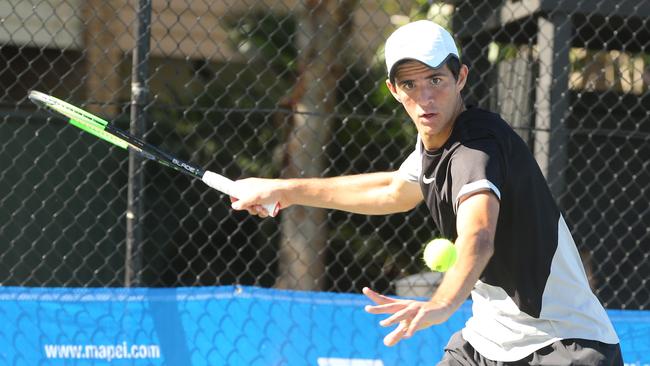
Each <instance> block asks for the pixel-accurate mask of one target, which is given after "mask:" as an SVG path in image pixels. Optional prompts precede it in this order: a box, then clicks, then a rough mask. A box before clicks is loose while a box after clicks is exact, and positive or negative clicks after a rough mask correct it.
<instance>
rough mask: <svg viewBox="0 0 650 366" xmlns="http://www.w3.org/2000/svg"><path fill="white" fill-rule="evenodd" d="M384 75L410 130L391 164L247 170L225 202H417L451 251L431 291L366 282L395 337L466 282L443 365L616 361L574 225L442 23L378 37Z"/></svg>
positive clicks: (450, 305)
mask: <svg viewBox="0 0 650 366" xmlns="http://www.w3.org/2000/svg"><path fill="white" fill-rule="evenodd" d="M385 56H386V66H387V68H388V80H387V81H386V85H387V86H388V89H390V92H391V93H392V94H393V96H394V97H395V99H396V100H397V101H398V102H399V103H401V104H402V106H403V107H404V109H405V110H406V112H407V114H408V115H409V116H410V118H411V119H412V121H413V123H415V126H416V128H417V131H418V138H417V142H416V145H415V149H414V151H413V152H412V153H411V154H410V156H408V157H407V158H406V160H405V161H404V162H403V163H402V165H401V166H400V168H399V170H398V171H396V172H381V173H370V174H362V175H353V176H344V177H335V178H315V179H290V180H263V179H257V178H252V179H246V180H242V181H239V183H240V184H242V185H246V189H245V190H244V191H245V192H247V193H248V194H247V195H246V196H244V197H240V200H239V201H236V202H234V203H233V208H234V209H238V210H242V209H244V210H248V211H249V212H251V213H252V214H257V215H260V216H265V215H266V214H267V213H266V212H265V211H264V209H262V208H261V207H260V204H265V203H270V202H273V201H279V202H280V205H281V206H282V207H288V206H290V205H294V204H300V205H309V206H316V207H325V208H332V209H339V210H345V211H350V212H356V213H364V214H388V213H393V212H400V211H405V210H410V209H412V208H413V207H414V206H416V205H417V204H418V203H419V202H421V201H423V200H424V202H425V203H426V205H427V206H428V208H429V210H430V212H431V217H432V218H433V221H434V222H435V224H436V226H437V227H438V229H439V231H440V232H441V234H442V236H444V237H446V238H449V239H452V240H453V241H455V245H456V247H457V251H458V260H457V262H456V264H455V265H454V266H453V267H452V268H451V269H450V270H449V271H448V272H447V273H446V274H445V277H444V279H443V281H442V283H441V284H440V286H439V287H438V289H437V290H436V292H435V293H434V294H433V296H432V297H431V299H430V300H428V301H415V300H404V299H396V298H392V297H388V296H384V295H381V294H378V293H376V292H374V291H373V290H371V289H369V288H364V290H363V292H364V294H365V295H366V296H368V297H369V298H370V299H371V300H372V301H373V302H374V303H375V305H369V306H367V307H366V311H368V312H370V313H373V314H388V315H387V318H385V319H383V320H382V321H381V322H380V324H381V325H383V326H392V325H396V327H395V329H394V330H393V331H392V332H390V333H389V334H388V335H387V336H386V337H385V339H384V343H385V344H386V345H388V346H392V345H394V344H396V343H397V342H399V341H400V340H402V339H406V338H409V337H411V336H412V335H413V334H414V333H415V332H416V331H419V330H422V329H425V328H427V327H430V326H432V325H434V324H439V323H442V322H444V321H446V320H447V319H448V318H449V317H450V316H451V315H452V313H454V311H456V310H457V309H458V307H459V306H460V305H461V304H462V303H463V302H464V301H465V300H466V299H467V297H468V296H469V295H470V294H471V297H472V300H473V303H472V316H471V318H470V319H469V320H468V321H467V323H466V325H465V327H464V328H463V329H462V330H461V331H459V332H458V333H456V334H454V335H453V336H452V337H451V339H450V340H449V343H448V344H447V346H446V347H445V354H444V357H443V359H442V360H441V361H440V363H439V365H508V364H511V365H515V364H516V365H522V364H523V365H526V364H529V365H623V361H622V357H621V351H620V347H619V344H618V343H619V340H618V337H617V335H616V333H615V331H614V329H613V327H612V324H611V322H610V321H609V319H608V317H607V314H606V312H605V309H604V308H603V307H602V305H601V304H600V302H599V301H598V299H597V298H596V296H595V295H594V294H593V293H592V291H591V289H590V287H589V284H588V281H587V276H586V274H585V270H584V268H583V265H582V262H581V260H580V257H579V254H578V250H577V248H576V245H575V243H574V241H573V239H572V237H571V233H570V232H569V229H568V227H567V225H566V223H565V221H564V219H563V217H562V215H561V213H560V211H559V209H558V207H557V206H556V204H555V202H554V200H553V198H552V196H551V193H550V190H549V188H548V186H547V184H546V181H545V179H544V176H543V175H542V173H541V171H540V169H539V167H538V165H537V163H536V161H535V159H534V157H533V156H532V154H531V152H530V150H529V148H528V146H527V145H526V144H525V143H524V142H523V140H521V139H520V138H519V136H518V135H517V134H516V133H515V132H514V131H513V130H512V129H511V128H510V127H509V125H508V124H507V123H506V122H505V121H503V119H501V117H500V116H499V115H497V114H495V113H492V112H489V111H486V110H483V109H480V108H477V107H472V106H466V105H465V104H464V102H463V98H462V96H461V91H462V90H463V88H464V87H465V83H466V80H467V74H468V72H469V71H468V68H467V66H465V65H463V64H462V63H461V62H460V58H459V53H458V49H457V47H456V45H455V42H454V40H453V38H452V37H451V35H450V34H449V33H448V32H447V31H446V30H445V29H444V28H442V27H440V26H439V25H438V24H435V23H433V22H430V21H417V22H413V23H409V24H407V25H405V26H403V27H400V28H399V29H397V30H396V31H395V32H394V33H393V34H392V35H391V36H390V37H389V38H388V40H387V41H386V47H385Z"/></svg>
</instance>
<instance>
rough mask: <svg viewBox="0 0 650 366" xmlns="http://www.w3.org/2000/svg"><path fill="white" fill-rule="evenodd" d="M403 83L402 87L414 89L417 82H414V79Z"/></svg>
mask: <svg viewBox="0 0 650 366" xmlns="http://www.w3.org/2000/svg"><path fill="white" fill-rule="evenodd" d="M401 85H402V89H405V90H411V89H413V87H415V83H414V82H413V80H404V81H402V82H401Z"/></svg>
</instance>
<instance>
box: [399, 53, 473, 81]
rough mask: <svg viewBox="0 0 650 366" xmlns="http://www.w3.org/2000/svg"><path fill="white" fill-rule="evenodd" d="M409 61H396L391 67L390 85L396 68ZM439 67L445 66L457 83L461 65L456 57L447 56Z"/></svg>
mask: <svg viewBox="0 0 650 366" xmlns="http://www.w3.org/2000/svg"><path fill="white" fill-rule="evenodd" d="M411 60H412V59H403V60H400V61H397V62H396V63H395V65H393V68H392V70H391V73H390V75H389V80H390V82H391V83H394V82H395V71H397V68H398V67H399V65H401V64H402V63H404V62H407V61H411ZM440 65H441V66H442V65H447V67H448V68H449V71H451V74H452V75H453V76H454V79H456V81H458V75H460V66H461V63H460V60H459V59H458V57H456V55H451V54H450V55H449V56H447V58H446V59H445V61H443V62H442V64H440ZM439 67H440V66H439Z"/></svg>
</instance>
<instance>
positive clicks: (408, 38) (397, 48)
mask: <svg viewBox="0 0 650 366" xmlns="http://www.w3.org/2000/svg"><path fill="white" fill-rule="evenodd" d="M384 55H385V58H386V68H387V69H388V78H389V79H390V80H391V82H392V81H393V78H394V76H395V70H394V68H395V65H396V64H397V63H398V62H400V61H402V60H407V59H408V60H417V61H420V62H422V63H424V64H425V65H428V66H429V67H432V68H434V69H436V68H438V67H440V66H442V64H443V63H445V62H446V61H447V59H448V58H449V56H456V57H457V58H458V59H460V57H459V56H458V48H457V47H456V43H455V42H454V39H453V37H452V36H451V34H449V32H447V30H446V29H445V28H443V27H441V26H440V25H438V24H436V23H434V22H432V21H429V20H418V21H416V22H412V23H408V24H406V25H403V26H401V27H399V28H397V30H395V32H393V34H391V35H390V37H388V39H387V40H386V46H385V47H384Z"/></svg>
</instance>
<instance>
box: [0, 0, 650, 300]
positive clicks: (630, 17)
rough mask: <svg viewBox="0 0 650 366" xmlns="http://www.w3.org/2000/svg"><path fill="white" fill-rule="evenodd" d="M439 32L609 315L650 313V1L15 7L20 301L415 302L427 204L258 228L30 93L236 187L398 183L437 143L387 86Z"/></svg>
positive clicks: (4, 258) (11, 198)
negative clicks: (206, 293) (413, 284)
mask: <svg viewBox="0 0 650 366" xmlns="http://www.w3.org/2000/svg"><path fill="white" fill-rule="evenodd" d="M141 5H144V7H143V8H141V7H140V6H141ZM148 6H150V9H149V10H150V12H151V15H150V26H147V23H146V22H145V23H142V22H141V23H139V24H140V25H143V24H144V25H145V27H140V32H143V31H144V32H145V33H138V29H139V28H138V19H145V20H146V19H147V18H146V15H147V13H146V10H147V7H148ZM143 9H144V11H143ZM139 12H140V13H139ZM139 14H140V16H141V17H140V18H139V17H138V15H139ZM142 16H144V17H145V18H142ZM421 18H429V19H434V20H436V21H438V22H440V23H441V24H444V25H445V26H447V27H448V28H449V29H451V30H452V32H453V33H454V34H455V35H456V37H457V39H458V43H459V46H460V47H461V50H462V59H463V61H464V62H465V63H467V64H468V65H469V66H470V80H469V84H468V88H466V94H465V98H466V100H467V102H468V103H472V104H477V105H480V106H483V107H487V108H491V109H493V110H496V111H498V112H500V113H501V114H502V115H503V116H504V117H505V119H506V120H508V121H509V122H510V123H511V124H512V125H513V127H514V128H515V129H516V130H517V131H518V132H519V133H520V135H521V136H522V138H524V139H525V140H526V141H527V142H528V143H529V145H530V147H531V150H532V151H533V152H534V153H535V156H536V158H537V160H538V162H539V164H540V166H541V167H542V169H543V171H544V172H545V174H546V176H547V179H548V180H549V183H550V184H551V187H552V190H553V192H554V194H555V197H556V199H557V201H558V203H559V204H560V207H561V209H562V210H563V211H564V212H565V215H566V219H567V222H568V224H569V226H570V227H571V229H572V232H573V234H574V236H575V239H576V242H577V245H578V246H579V249H580V251H581V253H582V254H583V259H584V261H585V263H586V267H587V270H588V272H589V275H590V280H591V283H592V285H593V288H594V290H595V292H596V293H597V295H598V296H599V298H600V299H601V301H602V302H603V303H604V304H605V306H607V307H608V308H622V309H648V308H649V307H650V291H649V290H648V283H647V281H648V278H650V265H649V264H648V263H649V262H648V253H649V252H650V250H648V249H650V246H649V243H650V234H649V231H648V230H649V229H648V228H649V227H650V225H649V224H650V221H649V219H648V218H649V217H650V209H649V208H648V207H649V206H650V205H649V200H648V195H649V193H650V192H648V186H649V185H650V173H648V171H649V170H650V169H649V168H650V167H649V166H648V161H649V160H650V147H649V146H650V144H649V143H648V142H649V140H650V122H649V121H650V112H649V110H650V89H649V84H650V1H649V0H624V1H614V0H596V1H581V0H575V1H556V0H545V1H532V0H519V1H515V0H508V1H495V0H488V1H471V0H469V1H460V0H458V1H449V2H432V1H397V0H396V1H358V0H337V1H334V0H332V1H328V0H322V1H311V0H296V1H293V0H278V1H271V0H266V1H227V0H221V1H186V0H172V1H152V2H148V1H140V2H139V3H138V2H136V1H129V2H127V1H125V0H112V1H100V0H88V1H80V0H49V1H45V0H42V1H41V0H31V1H25V0H22V1H19V0H2V1H0V162H2V169H1V170H0V191H1V192H3V194H2V196H0V243H1V244H2V247H3V250H2V252H1V253H0V283H1V284H2V285H4V286H38V287H104V286H107V287H121V286H125V285H129V286H147V287H178V286H214V285H229V284H240V285H253V286H261V287H276V288H288V289H301V290H317V291H334V292H359V291H360V289H361V288H362V287H363V286H371V287H373V288H375V289H377V290H381V291H384V292H395V291H396V290H397V287H398V286H397V283H398V282H397V281H398V280H400V279H404V278H408V276H411V275H414V274H417V273H420V272H422V271H423V269H424V266H423V263H422V261H421V260H420V255H421V249H422V245H423V243H425V242H426V241H427V240H428V239H430V238H432V237H433V236H435V234H436V233H435V231H434V226H433V223H432V222H431V220H430V219H429V218H428V215H427V212H426V208H425V207H424V205H421V206H420V207H418V208H417V209H416V210H414V211H412V212H408V213H405V214H396V215H390V216H372V217H368V216H362V215H353V214H348V213H343V212H337V211H327V210H321V209H311V208H304V207H291V208H289V209H286V210H283V211H282V213H281V214H280V216H279V217H277V218H273V219H259V218H256V217H251V216H249V215H248V214H246V213H241V212H233V211H232V210H231V209H230V208H229V200H228V198H227V197H225V196H223V195H221V194H219V193H218V192H216V191H214V190H211V189H209V188H208V187H206V186H204V185H203V184H202V183H201V182H198V181H196V180H191V179H189V178H187V177H186V176H182V175H180V174H178V173H177V172H175V171H172V170H170V169H167V168H164V167H162V166H159V165H157V164H155V163H149V162H147V163H143V162H138V161H136V165H134V168H135V169H134V170H133V171H132V172H130V170H129V158H128V153H126V152H124V151H122V150H120V149H117V148H115V147H111V146H109V145H108V144H106V143H104V142H103V141H101V140H97V139H95V138H93V137H90V136H88V135H86V134H84V133H83V132H80V131H78V130H77V129H75V128H72V127H70V126H67V125H66V123H65V121H63V120H61V119H57V118H53V117H51V116H49V115H47V114H45V113H44V112H43V111H39V110H37V109H36V108H35V107H34V106H33V105H32V104H31V103H30V102H29V101H28V99H27V97H26V96H27V93H28V91H30V90H40V91H44V92H46V93H49V94H53V95H54V96H57V97H59V98H62V99H64V100H67V101H69V102H71V103H73V104H77V105H80V106H82V107H83V108H87V109H89V110H91V111H93V112H96V113H98V114H100V115H101V116H103V117H105V118H106V119H110V120H111V121H114V123H115V124H116V125H118V126H119V127H122V128H125V129H129V128H132V127H133V126H134V123H136V122H137V123H140V126H141V127H142V135H143V136H144V138H145V139H146V140H147V141H149V142H151V143H153V144H156V145H158V146H160V147H162V148H164V149H166V150H169V151H170V152H172V153H173V154H176V155H178V156H180V157H182V158H184V159H186V160H189V161H192V162H194V163H197V164H199V165H202V166H204V167H206V168H208V169H210V170H213V171H216V172H219V173H222V174H224V175H227V176H229V177H231V178H239V177H248V176H262V177H326V176H337V175H341V174H354V173H362V172H371V171H386V170H394V169H396V168H397V167H398V166H399V164H400V163H401V162H402V160H403V159H404V158H405V157H406V156H407V155H408V153H409V152H410V150H411V149H412V147H413V146H414V142H415V134H416V132H415V128H414V127H413V126H412V124H411V122H410V121H409V120H408V117H407V116H406V115H405V113H404V112H403V111H402V110H401V108H400V107H399V105H398V104H397V103H396V102H395V101H394V100H393V99H392V97H391V96H390V94H389V93H388V90H387V89H386V87H385V85H384V80H385V69H384V68H385V66H384V64H383V60H382V57H383V56H382V55H383V51H382V46H383V41H384V40H385V37H386V36H387V35H388V34H389V33H390V32H391V31H392V30H393V29H395V27H396V26H397V25H399V24H402V23H404V22H406V21H408V20H409V19H410V20H412V19H421ZM147 32H148V33H147ZM143 34H144V35H145V37H146V38H143V37H142V35H143ZM147 34H149V36H147ZM143 39H144V41H147V40H148V41H149V45H150V47H149V48H148V49H147V48H144V49H141V52H138V53H137V54H136V56H137V57H134V50H135V49H136V47H137V45H138V44H140V45H143V43H142V42H143ZM145 45H146V44H145ZM134 60H135V61H134ZM134 62H135V64H134ZM133 70H136V71H137V70H139V71H138V72H141V73H142V74H141V75H140V76H142V77H143V79H142V80H143V81H144V82H143V84H141V85H137V87H138V88H140V89H137V90H139V91H141V92H143V93H144V97H143V98H142V99H141V100H138V99H137V98H134V96H133V95H132V90H134V88H133V85H132V84H133V83H132V82H133V81H134V80H138V79H137V78H135V77H134V75H133ZM141 96H142V95H141ZM141 101H144V103H141ZM134 108H136V110H137V111H138V113H139V114H138V116H139V117H140V118H138V120H137V121H133V120H132V117H131V115H132V113H133V109H134ZM137 108H139V109H137ZM136 126H137V125H136ZM138 177H139V179H141V182H142V186H141V187H139V186H137V185H136V186H135V187H136V190H133V191H131V192H135V193H134V194H137V195H138V197H139V201H138V202H140V203H141V206H138V207H137V208H138V210H136V211H130V209H127V206H128V203H129V199H128V196H129V192H130V188H129V187H133V182H134V178H135V179H138ZM127 212H130V213H133V214H134V215H137V217H136V221H135V223H136V225H135V230H137V233H139V237H138V236H136V237H135V240H130V239H128V238H129V235H128V234H129V230H127V218H126V216H127Z"/></svg>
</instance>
